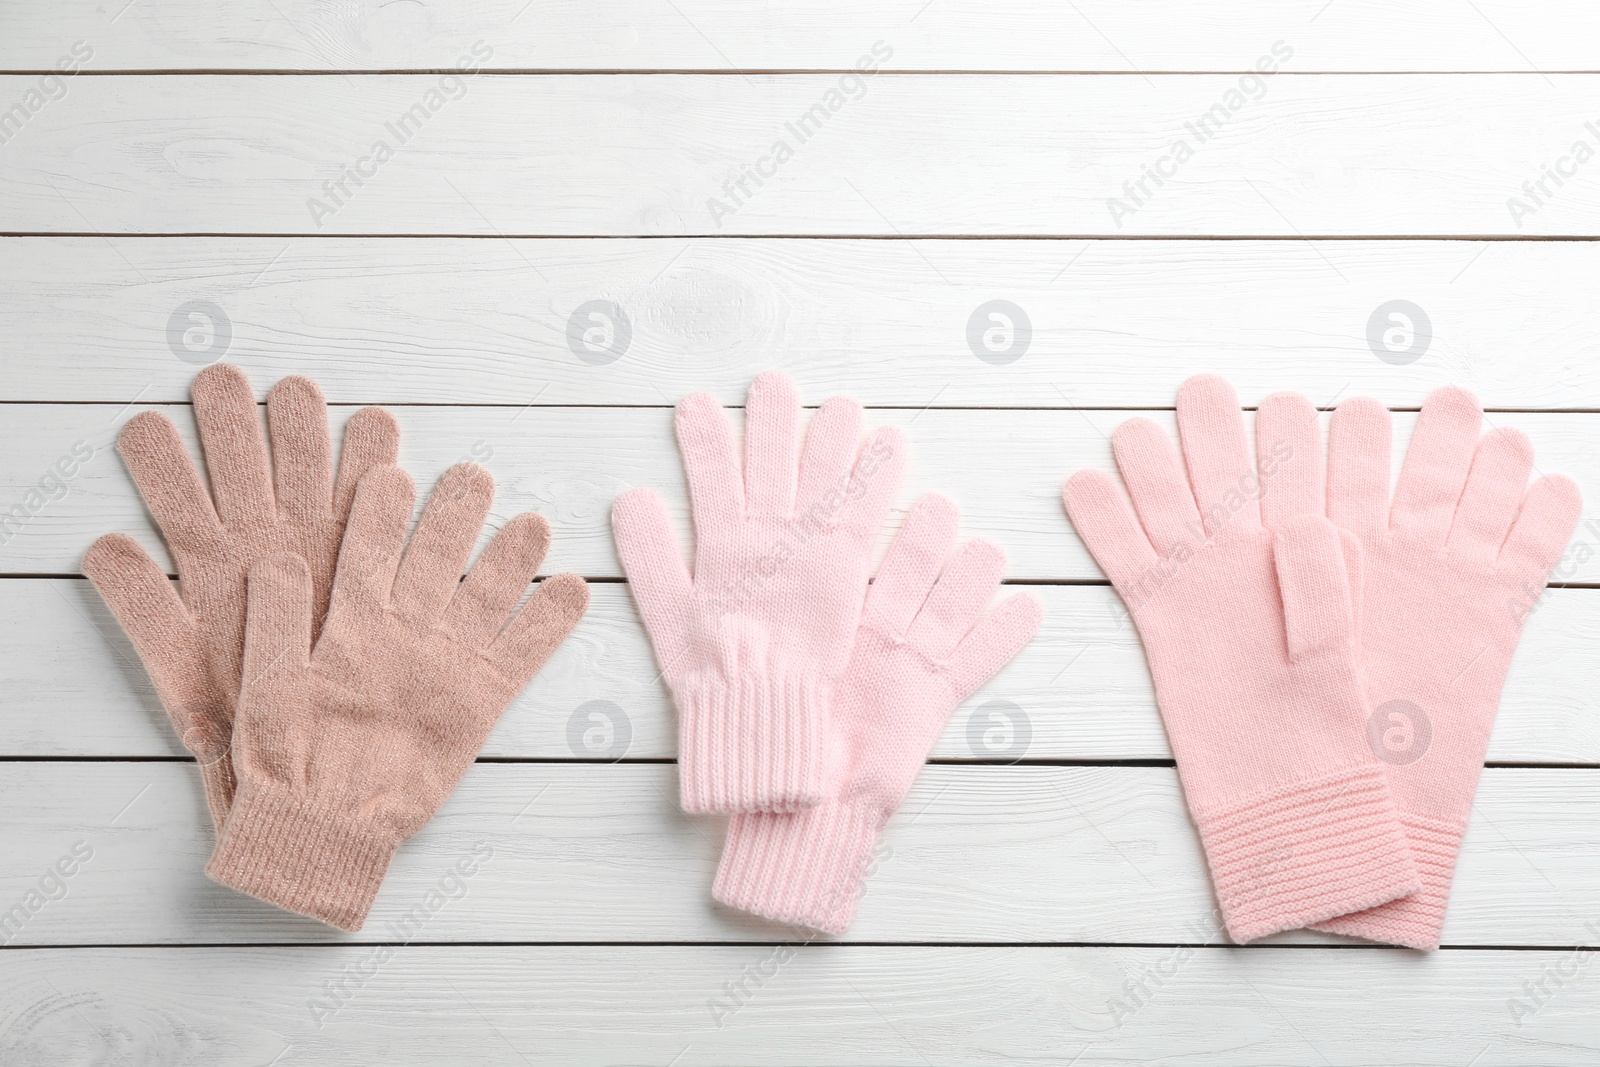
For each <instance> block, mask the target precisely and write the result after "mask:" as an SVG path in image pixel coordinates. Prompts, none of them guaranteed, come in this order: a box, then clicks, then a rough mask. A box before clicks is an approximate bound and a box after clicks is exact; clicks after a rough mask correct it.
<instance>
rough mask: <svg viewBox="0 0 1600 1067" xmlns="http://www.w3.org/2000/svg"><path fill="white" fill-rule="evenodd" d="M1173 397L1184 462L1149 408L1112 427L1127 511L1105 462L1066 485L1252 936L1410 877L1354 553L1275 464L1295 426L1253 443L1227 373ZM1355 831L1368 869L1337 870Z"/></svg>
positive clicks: (1227, 907)
mask: <svg viewBox="0 0 1600 1067" xmlns="http://www.w3.org/2000/svg"><path fill="white" fill-rule="evenodd" d="M1177 408H1178V411H1177V414H1178V429H1179V436H1180V439H1181V444H1182V448H1183V458H1182V459H1181V460H1180V458H1179V455H1178V452H1177V451H1176V450H1175V449H1174V448H1173V447H1172V445H1171V443H1170V442H1169V441H1168V440H1167V438H1166V435H1165V434H1163V433H1162V432H1161V431H1160V429H1159V428H1158V427H1157V426H1156V425H1155V424H1154V423H1152V422H1150V421H1149V420H1147V419H1131V420H1129V421H1128V422H1125V423H1123V424H1122V425H1121V426H1120V427H1118V429H1117V431H1116V434H1115V435H1114V437H1113V439H1112V444H1113V448H1114V451H1115V454H1116V459H1117V465H1118V467H1119V468H1120V469H1121V471H1122V475H1123V480H1124V481H1125V483H1126V484H1127V488H1128V492H1129V494H1130V495H1131V497H1132V500H1133V504H1134V507H1135V508H1137V511H1138V514H1137V517H1136V516H1135V513H1134V510H1132V509H1130V508H1129V506H1128V504H1127V503H1126V502H1125V501H1124V499H1123V498H1122V495H1121V494H1120V493H1119V492H1118V491H1117V487H1116V485H1115V484H1114V483H1113V482H1112V481H1111V479H1110V478H1109V477H1108V476H1106V475H1105V474H1102V473H1101V472H1099V471H1080V472H1078V473H1077V474H1075V475H1073V476H1072V478H1071V479H1070V480H1069V481H1068V483H1067V486H1066V489H1065V492H1064V500H1065V503H1066V507H1067V511H1068V513H1069V514H1070V516H1071V518H1072V521H1073V524H1074V525H1075V526H1076V528H1077V530H1078V533H1079V535H1080V536H1081V537H1082V538H1083V540H1084V542H1085V543H1086V544H1087V545H1088V547H1089V549H1090V551H1091V552H1093V554H1094V557H1095V559H1096V560H1097V561H1098V562H1099V564H1100V566H1101V568H1102V569H1103V570H1104V571H1105V572H1106V574H1107V576H1108V577H1110V579H1111V581H1112V582H1113V584H1114V585H1115V586H1116V588H1117V591H1118V592H1119V593H1120V594H1121V595H1122V598H1123V600H1124V601H1125V602H1126V603H1127V605H1128V609H1129V612H1130V613H1131V615H1132V617H1133V620H1134V622H1135V624H1136V625H1137V627H1138V630H1139V636H1140V639H1141V640H1142V641H1143V643H1144V648H1145V654H1146V656H1147V657H1148V659H1149V662H1150V672H1151V675H1152V677H1153V679H1154V681H1155V688H1156V700H1157V703H1158V705H1159V706H1160V709H1161V717H1162V721H1163V723H1164V724H1165V726H1166V730H1167V739H1168V741H1169V743H1170V744H1171V746H1172V751H1173V755H1174V757H1175V758H1176V760H1177V765H1178V775H1179V778H1180V780H1181V781H1182V783H1183V791H1184V796H1185V799H1186V800H1187V802H1188V805H1189V811H1190V813H1191V815H1192V816H1193V817H1194V819H1195V822H1196V824H1197V826H1198V827H1199V828H1200V831H1201V838H1202V841H1203V843H1204V844H1205V846H1206V859H1207V861H1208V863H1209V865H1210V867H1211V874H1212V879H1213V882H1214V883H1215V885H1216V887H1217V892H1218V896H1219V899H1220V900H1221V901H1222V903H1223V914H1224V919H1225V920H1226V922H1227V925H1228V933H1229V935H1230V936H1231V937H1233V939H1234V940H1236V941H1246V940H1251V939H1254V938H1257V937H1262V936H1265V935H1266V934H1270V933H1274V932H1276V931H1278V930H1286V929H1292V928H1294V927H1296V926H1299V925H1301V924H1303V923H1304V922H1306V921H1310V920H1312V919H1315V918H1317V917H1319V916H1320V917H1327V916H1331V915H1337V914H1340V913H1341V912H1347V911H1352V910H1356V909H1359V908H1366V907H1370V906H1372V905H1374V904H1378V903H1382V902H1384V901H1388V900H1393V899H1396V898H1398V897H1401V896H1404V895H1406V894H1408V893H1411V892H1415V891H1416V890H1417V889H1418V888H1419V887H1420V882H1419V881H1418V876H1417V872H1416V868H1415V866H1414V864H1412V863H1411V862H1410V860H1409V858H1408V857H1406V856H1405V854H1404V851H1403V849H1402V850H1401V852H1400V854H1398V855H1396V854H1395V852H1394V850H1393V849H1392V848H1391V845H1392V844H1393V842H1395V841H1396V839H1397V838H1398V835H1399V833H1400V829H1399V824H1398V816H1397V813H1396V811H1395V808H1394V806H1393V801H1392V800H1391V799H1390V798H1388V797H1387V795H1386V790H1384V789H1383V788H1381V782H1382V777H1381V775H1380V774H1379V764H1378V760H1377V758H1376V756H1374V754H1373V753H1372V751H1371V749H1370V748H1368V746H1367V743H1366V725H1367V717H1368V708H1367V704H1366V696H1365V693H1364V690H1363V686H1362V682H1361V677H1360V674H1359V671H1358V668H1357V664H1356V658H1355V653H1356V617H1355V611H1354V602H1353V600H1352V588H1358V587H1359V582H1360V578H1359V575H1360V569H1361V560H1360V552H1359V549H1358V548H1357V546H1356V545H1355V543H1354V541H1353V539H1348V538H1342V537H1341V536H1340V534H1339V533H1338V531H1337V530H1335V529H1334V527H1333V526H1332V524H1330V523H1329V522H1328V520H1327V519H1326V518H1324V517H1322V515H1321V514H1320V509H1321V501H1320V499H1319V498H1318V497H1317V495H1316V494H1315V493H1313V492H1310V491H1307V489H1306V487H1305V486H1304V485H1303V484H1302V483H1299V482H1297V481H1295V480H1293V479H1282V478H1280V477H1279V475H1280V473H1282V469H1283V467H1284V466H1285V464H1286V463H1288V462H1290V461H1291V460H1292V458H1293V456H1294V454H1295V453H1294V444H1293V440H1284V441H1278V440H1274V439H1267V438H1258V447H1257V450H1256V451H1257V455H1256V457H1255V459H1252V457H1251V455H1250V449H1249V446H1248V444H1247V443H1246V438H1245V432H1244V425H1243V420H1242V419H1241V417H1240V412H1239V404H1238V399H1237V398H1236V397H1235V396H1234V393H1233V390H1232V389H1231V388H1229V386H1228V385H1227V383H1226V382H1223V381H1222V380H1221V379H1220V378H1216V377H1213V376H1201V377H1198V378H1191V379H1190V380H1189V381H1187V382H1185V383H1184V384H1183V386H1182V388H1181V389H1180V390H1179V392H1178V405H1177ZM1315 429H1316V424H1315V422H1314V421H1313V422H1312V423H1311V424H1310V431H1311V432H1315ZM1346 781H1348V782H1351V783H1356V785H1353V786H1352V787H1351V789H1352V792H1351V794H1350V795H1349V796H1347V795H1346V794H1344V793H1340V792H1339V786H1338V785H1336V786H1334V787H1333V788H1334V793H1333V796H1334V797H1338V798H1341V799H1330V800H1329V806H1328V807H1327V808H1326V809H1320V808H1319V807H1318V805H1319V802H1320V798H1321V797H1323V796H1324V795H1325V791H1326V788H1327V787H1328V784H1329V783H1330V782H1334V783H1341V784H1342V783H1344V782H1346ZM1375 783H1376V785H1375ZM1347 803H1349V804H1355V805H1356V806H1355V808H1354V809H1353V810H1347V808H1346V805H1347ZM1217 820H1221V821H1220V822H1218V821H1217ZM1346 833H1349V834H1353V835H1354V838H1353V839H1359V840H1361V841H1364V842H1365V845H1366V847H1367V848H1368V849H1370V850H1371V851H1372V853H1373V856H1372V863H1371V866H1370V867H1369V866H1367V865H1365V864H1361V865H1357V866H1358V870H1357V871H1356V873H1355V876H1354V877H1353V878H1341V877H1331V876H1332V875H1334V874H1335V871H1334V870H1333V867H1336V866H1337V863H1336V858H1337V857H1338V856H1339V855H1341V853H1340V851H1339V850H1340V848H1341V847H1343V846H1342V845H1341V841H1342V840H1343V838H1342V835H1344V834H1346ZM1330 848H1331V849H1332V851H1331V852H1330V851H1329V849H1330ZM1331 860H1332V861H1333V862H1332V863H1330V861H1331ZM1313 883H1318V884H1320V885H1321V887H1322V888H1320V889H1317V890H1311V889H1310V888H1308V887H1310V886H1311V885H1312V884H1313Z"/></svg>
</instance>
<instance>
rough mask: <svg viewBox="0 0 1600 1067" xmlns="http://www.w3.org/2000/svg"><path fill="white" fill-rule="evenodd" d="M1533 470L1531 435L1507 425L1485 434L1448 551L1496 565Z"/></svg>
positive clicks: (1463, 494)
mask: <svg viewBox="0 0 1600 1067" xmlns="http://www.w3.org/2000/svg"><path fill="white" fill-rule="evenodd" d="M1532 470H1533V443H1532V442H1531V441H1529V440H1528V435H1527V434H1525V433H1523V432H1522V431H1521V430H1518V429H1515V428H1513V427H1509V426H1508V427H1505V428H1503V429H1497V430H1491V431H1490V432H1489V433H1487V434H1485V435H1484V437H1483V439H1482V440H1481V441H1479V442H1478V451H1477V454H1476V455H1474V456H1473V457H1472V469H1471V470H1470V471H1469V472H1468V474H1467V486H1466V488H1465V489H1464V490H1462V492H1461V503H1459V504H1458V505H1456V517H1455V521H1454V522H1452V523H1451V525H1450V539H1449V541H1448V542H1447V543H1446V547H1447V548H1448V550H1449V551H1450V553H1451V554H1452V555H1456V556H1460V557H1462V558H1464V559H1471V560H1473V561H1475V562H1478V563H1482V564H1484V565H1485V566H1493V565H1494V561H1495V557H1496V556H1498V555H1499V554H1500V546H1501V545H1503V544H1505V540H1506V534H1508V533H1509V532H1510V531H1511V524H1512V523H1513V522H1515V521H1516V520H1517V511H1518V510H1519V509H1520V508H1521V507H1522V498H1523V496H1524V495H1526V493H1527V492H1528V473H1529V472H1530V471H1532Z"/></svg>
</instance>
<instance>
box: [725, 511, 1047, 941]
mask: <svg viewBox="0 0 1600 1067" xmlns="http://www.w3.org/2000/svg"><path fill="white" fill-rule="evenodd" d="M956 519H957V514H956V506H955V505H954V504H952V503H951V502H950V501H948V500H946V499H945V498H943V497H941V496H936V495H934V494H929V495H927V496H925V497H923V498H922V499H921V500H920V501H918V502H917V504H916V506H915V507H914V508H912V509H911V513H910V514H909V515H907V516H906V521H905V525H904V526H903V527H901V530H900V533H899V536H897V537H896V538H895V540H894V544H893V545H892V546H891V547H890V549H889V555H888V557H887V558H886V559H885V560H884V561H883V568H882V570H880V571H879V572H878V578H877V580H876V581H875V582H873V583H872V590H871V592H870V593H868V594H867V603H866V613H865V615H864V616H863V618H862V620H861V626H860V628H859V629H858V630H857V631H856V639H855V647H854V651H853V652H852V653H851V657H850V666H849V669H848V670H847V671H846V672H845V675H844V679H843V681H842V682H841V683H840V685H839V688H838V690H837V693H836V695H835V698H834V705H833V713H832V722H831V725H830V735H831V736H830V738H829V740H830V745H829V760H828V775H827V784H828V790H827V798H826V799H825V800H823V802H822V803H820V804H818V805H817V806H816V807H814V808H809V809H807V810H805V811H801V812H795V813H793V814H745V815H735V816H734V817H733V819H732V820H731V821H730V822H729V824H728V839H727V845H726V847H725V848H724V849H723V852H722V862H721V863H720V864H719V865H718V867H717V880H716V885H715V887H714V888H713V890H712V893H713V895H714V896H715V897H716V899H717V900H719V901H721V902H722V903H724V904H727V905H729V906H731V907H735V908H740V909H743V910H744V911H749V912H754V913H755V914H757V915H761V916H764V917H766V918H769V919H775V920H777V921H779V922H786V923H794V924H797V925H801V926H809V927H812V928H814V929H817V930H822V931H825V932H827V933H830V934H840V933H843V932H844V930H845V928H846V927H847V926H849V925H850V920H851V918H852V917H853V916H854V915H855V911H856V903H857V901H858V900H859V898H860V895H861V890H862V888H863V884H864V883H865V881H866V868H867V864H868V861H869V860H870V858H871V853H872V848H873V844H874V843H875V841H876V840H877V836H878V832H879V831H880V830H881V829H882V828H883V825H884V823H886V822H887V821H888V819H889V816H890V815H892V814H894V812H895V810H896V809H898V808H899V807H900V804H901V802H902V801H903V800H904V799H905V795H906V791H907V790H909V789H910V788H911V783H912V780H913V779H915V778H916V776H917V772H918V771H920V770H921V769H922V765H923V763H924V762H925V761H926V760H927V758H928V750H929V749H931V748H932V747H933V745H934V742H936V741H937V740H938V739H939V734H940V732H941V731H943V729H944V726H945V722H946V721H947V720H948V719H949V718H950V714H951V713H952V712H953V711H955V709H956V706H957V705H958V704H960V703H961V702H962V701H963V700H965V699H966V698H967V697H968V696H970V695H971V694H972V693H973V692H974V691H975V690H976V689H977V688H978V687H979V686H981V685H983V683H984V682H986V681H988V680H989V679H990V678H991V677H993V676H994V675H995V674H996V673H997V672H998V671H999V670H1000V668H1001V667H1004V666H1005V665H1006V664H1007V663H1008V662H1010V660H1011V658H1012V657H1013V656H1015V655H1016V654H1017V653H1018V652H1020V651H1021V650H1022V646H1023V645H1025V644H1027V643H1028V641H1029V639H1030V638H1032V637H1033V634H1034V631H1035V630H1037V629H1038V628H1039V618H1040V608H1039V602H1038V601H1037V600H1035V599H1034V598H1033V597H1031V596H1027V595H1025V594H1024V595H1021V596H1014V597H1012V598H1011V599H1009V600H1007V601H1006V602H1005V603H1003V604H1001V605H1000V607H999V608H998V609H996V610H995V611H994V613H993V614H991V615H989V617H988V618H986V619H985V618H981V616H982V614H983V610H984V606H985V605H986V604H988V602H989V598H990V597H991V596H993V595H994V591H995V589H996V588H997V587H998V586H999V584H1000V575H1001V572H1002V570H1003V569H1004V567H1005V557H1004V556H1002V555H1001V553H1000V550H999V549H998V548H997V547H995V546H994V545H992V544H990V543H989V542H988V541H981V540H980V541H970V542H968V543H967V545H966V546H965V547H964V548H963V549H962V550H961V551H960V552H959V553H957V554H956V556H955V557H954V558H953V559H951V560H950V561H949V563H948V564H947V563H946V562H945V558H946V556H948V555H949V552H950V547H951V545H953V544H954V542H955V538H956Z"/></svg>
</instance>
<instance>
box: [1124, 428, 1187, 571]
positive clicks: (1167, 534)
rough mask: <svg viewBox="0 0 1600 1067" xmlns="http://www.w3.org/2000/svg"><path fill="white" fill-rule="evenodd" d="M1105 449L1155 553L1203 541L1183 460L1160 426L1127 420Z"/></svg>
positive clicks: (1167, 551) (1166, 552) (1163, 552)
mask: <svg viewBox="0 0 1600 1067" xmlns="http://www.w3.org/2000/svg"><path fill="white" fill-rule="evenodd" d="M1111 449H1112V451H1113V453H1115V455H1116V457H1117V469H1118V470H1120V471H1121V472H1122V480H1123V482H1124V484H1126V485H1127V487H1128V495H1129V496H1130V497H1132V498H1133V506H1134V507H1135V508H1136V509H1137V510H1138V513H1139V521H1140V522H1141V523H1143V525H1144V529H1145V533H1146V534H1147V535H1148V536H1149V538H1150V543H1151V544H1152V545H1154V546H1155V549H1156V551H1157V552H1160V553H1161V554H1162V555H1164V556H1165V555H1169V554H1171V553H1172V552H1174V551H1176V550H1177V548H1178V546H1179V545H1184V544H1187V545H1191V546H1193V545H1197V544H1199V543H1200V542H1202V541H1204V540H1205V536H1204V531H1203V530H1202V528H1201V525H1200V512H1199V510H1198V509H1197V508H1196V507H1195V505H1194V491H1193V490H1192V489H1190V488H1189V479H1188V478H1187V477H1185V476H1184V473H1183V461H1182V460H1180V459H1179V458H1178V450H1177V449H1176V448H1174V447H1173V446H1172V441H1171V439H1170V438H1168V437H1167V435H1166V434H1165V433H1163V432H1162V430H1161V427H1159V426H1157V425H1156V424H1155V423H1153V422H1151V421H1150V420H1149V419H1143V418H1138V419H1129V420H1127V421H1126V422H1124V423H1123V424H1122V425H1121V426H1118V427H1117V429H1116V432H1115V433H1113V434H1112V435H1111Z"/></svg>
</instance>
